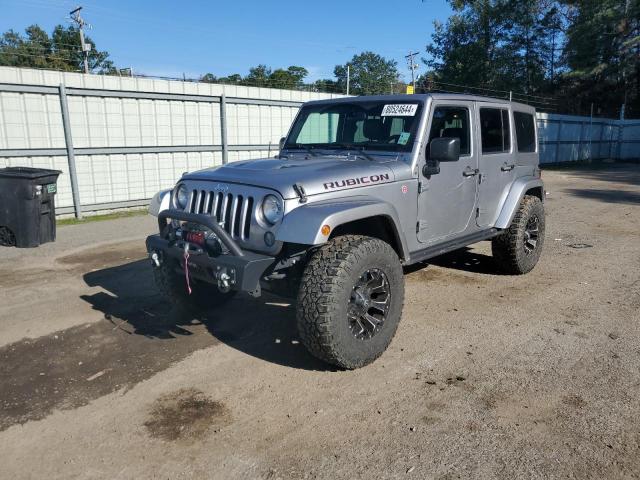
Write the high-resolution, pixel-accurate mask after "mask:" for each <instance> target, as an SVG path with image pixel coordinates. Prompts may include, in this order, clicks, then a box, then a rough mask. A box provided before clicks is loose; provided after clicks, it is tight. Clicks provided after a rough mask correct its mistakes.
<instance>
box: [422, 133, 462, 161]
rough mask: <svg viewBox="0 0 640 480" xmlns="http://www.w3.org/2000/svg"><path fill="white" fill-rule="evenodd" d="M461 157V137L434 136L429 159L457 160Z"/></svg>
mask: <svg viewBox="0 0 640 480" xmlns="http://www.w3.org/2000/svg"><path fill="white" fill-rule="evenodd" d="M459 158H460V139H459V138H448V137H444V138H434V139H433V140H431V143H430V144H429V156H428V160H435V161H437V162H457V161H458V159H459Z"/></svg>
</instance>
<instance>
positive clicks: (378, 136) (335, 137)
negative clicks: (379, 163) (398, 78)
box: [285, 100, 422, 152]
mask: <svg viewBox="0 0 640 480" xmlns="http://www.w3.org/2000/svg"><path fill="white" fill-rule="evenodd" d="M421 111H422V104H421V103H420V102H416V101H413V102H411V101H406V102H403V101H397V100H395V101H388V102H384V101H376V102H354V103H334V104H329V105H327V104H324V105H323V104H321V105H309V106H306V107H303V108H302V110H301V111H300V114H299V115H298V117H297V119H296V121H295V123H294V125H293V127H292V129H291V134H290V135H289V137H288V138H287V143H286V144H285V148H287V149H301V150H307V151H308V150H310V149H311V150H313V149H314V148H336V149H341V148H342V149H344V148H346V149H349V148H358V149H371V150H386V151H391V152H409V151H411V149H412V148H413V142H414V140H415V136H416V132H417V129H418V123H419V118H420V113H421Z"/></svg>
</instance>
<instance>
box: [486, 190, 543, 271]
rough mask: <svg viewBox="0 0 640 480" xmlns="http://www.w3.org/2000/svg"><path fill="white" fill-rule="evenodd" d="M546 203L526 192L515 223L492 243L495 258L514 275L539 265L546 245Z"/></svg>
mask: <svg viewBox="0 0 640 480" xmlns="http://www.w3.org/2000/svg"><path fill="white" fill-rule="evenodd" d="M544 230H545V217H544V206H543V204H542V201H541V200H540V199H539V198H538V197H534V196H531V195H525V197H524V198H523V199H522V202H521V203H520V208H519V209H518V211H517V212H516V215H515V217H514V218H513V222H511V226H510V227H509V228H508V229H506V230H505V231H504V232H502V233H501V234H500V235H498V236H497V237H495V238H494V239H493V240H492V242H491V251H492V254H493V258H494V260H495V261H496V262H497V263H498V265H499V266H500V268H501V269H502V270H503V271H504V272H505V273H509V274H512V275H522V274H524V273H528V272H530V271H531V270H533V267H535V266H536V264H537V263H538V260H539V259H540V255H541V254H542V246H543V245H544Z"/></svg>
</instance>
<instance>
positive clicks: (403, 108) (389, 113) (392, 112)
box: [380, 103, 418, 117]
mask: <svg viewBox="0 0 640 480" xmlns="http://www.w3.org/2000/svg"><path fill="white" fill-rule="evenodd" d="M417 110H418V104H417V103H395V104H389V105H385V106H384V108H383V109H382V113H381V114H380V116H382V117H413V116H414V115H415V114H416V111H417Z"/></svg>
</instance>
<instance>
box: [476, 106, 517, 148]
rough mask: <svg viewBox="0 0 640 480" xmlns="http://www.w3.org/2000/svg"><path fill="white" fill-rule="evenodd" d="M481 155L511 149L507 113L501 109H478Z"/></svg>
mask: <svg viewBox="0 0 640 480" xmlns="http://www.w3.org/2000/svg"><path fill="white" fill-rule="evenodd" d="M480 134H481V137H482V153H502V152H508V151H509V149H510V148H511V131H510V129H509V111H508V110H503V109H501V108H481V109H480Z"/></svg>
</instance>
